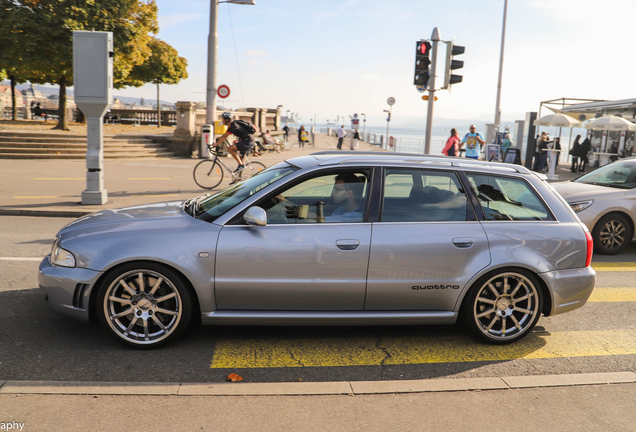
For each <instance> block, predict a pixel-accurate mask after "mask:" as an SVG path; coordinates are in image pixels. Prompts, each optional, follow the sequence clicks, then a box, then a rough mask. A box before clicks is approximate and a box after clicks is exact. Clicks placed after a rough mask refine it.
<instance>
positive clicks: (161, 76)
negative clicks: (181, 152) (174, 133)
mask: <svg viewBox="0 0 636 432" xmlns="http://www.w3.org/2000/svg"><path fill="white" fill-rule="evenodd" d="M148 47H149V48H150V51H151V54H150V57H148V58H147V59H146V61H145V62H143V63H142V64H141V65H139V66H135V67H134V68H133V69H132V71H131V72H130V74H129V75H128V78H127V80H126V83H127V84H129V85H132V86H140V85H143V84H144V83H152V84H156V85H157V127H160V126H161V99H160V98H159V84H177V83H179V81H181V80H182V79H186V78H187V77H188V72H187V71H186V68H187V67H188V61H187V60H186V59H185V58H183V57H179V53H178V52H177V50H176V49H174V48H173V47H172V46H170V44H168V43H166V42H164V41H162V40H161V39H157V38H153V39H152V40H151V41H150V42H149V43H148ZM142 101H143V98H142Z"/></svg>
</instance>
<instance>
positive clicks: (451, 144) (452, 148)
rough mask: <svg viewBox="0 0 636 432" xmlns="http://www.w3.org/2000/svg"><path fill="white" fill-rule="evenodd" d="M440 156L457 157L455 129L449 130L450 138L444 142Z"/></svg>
mask: <svg viewBox="0 0 636 432" xmlns="http://www.w3.org/2000/svg"><path fill="white" fill-rule="evenodd" d="M442 154H443V155H446V156H459V134H458V133H457V129H455V128H453V129H451V130H450V137H449V138H448V139H447V140H446V145H445V146H444V149H443V150H442Z"/></svg>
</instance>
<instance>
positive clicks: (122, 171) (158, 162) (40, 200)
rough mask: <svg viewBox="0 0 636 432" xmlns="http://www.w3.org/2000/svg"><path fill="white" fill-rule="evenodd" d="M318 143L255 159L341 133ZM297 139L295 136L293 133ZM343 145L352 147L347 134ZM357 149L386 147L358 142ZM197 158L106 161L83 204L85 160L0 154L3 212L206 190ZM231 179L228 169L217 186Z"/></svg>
mask: <svg viewBox="0 0 636 432" xmlns="http://www.w3.org/2000/svg"><path fill="white" fill-rule="evenodd" d="M315 137H316V142H315V143H314V145H308V146H306V148H305V149H304V150H301V149H300V148H298V145H297V144H294V145H293V146H292V148H291V149H290V150H285V151H282V152H281V153H276V152H267V153H264V155H263V156H259V157H252V160H254V161H259V162H262V163H264V164H265V165H266V166H268V167H269V166H272V165H274V164H276V163H278V162H281V161H283V160H285V159H290V158H294V157H297V156H302V155H306V154H310V153H313V152H317V151H324V150H335V149H336V144H337V138H335V137H327V136H326V135H323V134H316V136H315ZM290 142H292V143H295V138H294V137H290ZM343 147H344V149H348V147H349V142H348V138H345V143H344V145H343ZM359 150H361V151H363V150H366V151H384V150H382V149H380V148H378V147H376V146H374V145H371V144H367V143H363V142H360V143H359ZM198 161H199V159H177V158H175V159H138V160H134V159H128V160H112V159H107V160H105V161H104V186H105V189H106V190H107V191H108V202H107V203H106V204H104V205H101V206H100V205H82V204H81V194H82V191H83V190H85V189H86V162H85V161H84V160H56V161H52V160H24V159H20V160H15V159H0V215H10V216H51V217H80V216H84V215H86V214H90V213H94V212H96V211H99V210H104V209H111V208H119V207H128V206H133V205H139V204H148V203H153V202H160V201H182V200H186V199H189V198H192V197H193V196H197V195H201V194H204V193H207V192H210V191H208V190H204V189H201V188H199V187H198V186H197V185H196V183H194V180H193V178H192V171H193V169H194V166H195V165H196V164H197V163H198ZM223 161H224V162H225V163H226V165H228V166H229V167H230V168H234V167H235V166H236V162H235V161H234V160H233V159H232V158H231V157H229V156H228V157H227V158H224V159H223ZM568 168H569V165H568V164H561V165H560V166H559V168H558V174H559V181H567V180H571V179H573V178H576V177H578V174H574V173H571V172H570V171H569V169H568ZM230 181H231V178H230V176H229V174H227V173H226V174H225V178H224V180H223V182H222V183H221V185H220V186H219V190H220V189H222V188H224V187H227V186H228V185H229V183H230Z"/></svg>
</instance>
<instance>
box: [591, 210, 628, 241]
mask: <svg viewBox="0 0 636 432" xmlns="http://www.w3.org/2000/svg"><path fill="white" fill-rule="evenodd" d="M613 214H617V215H620V216H622V217H624V218H625V220H627V222H628V223H629V227H630V228H631V229H632V236H633V235H634V233H636V231H635V230H634V229H635V228H636V222H634V219H632V217H631V216H630V215H629V213H627V212H625V211H623V210H620V209H612V210H610V211H608V212H607V213H605V214H602V215H600V216H599V217H598V218H597V219H596V221H595V222H594V226H593V227H592V229H590V232H593V231H594V230H595V229H596V225H597V224H598V223H599V222H600V221H601V219H603V218H605V217H607V216H610V215H613Z"/></svg>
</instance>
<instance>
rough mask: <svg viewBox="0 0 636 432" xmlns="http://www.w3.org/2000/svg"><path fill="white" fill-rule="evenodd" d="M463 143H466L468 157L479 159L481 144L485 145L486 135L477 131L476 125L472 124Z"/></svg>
mask: <svg viewBox="0 0 636 432" xmlns="http://www.w3.org/2000/svg"><path fill="white" fill-rule="evenodd" d="M462 143H463V144H466V157H467V158H471V159H475V160H477V159H479V152H480V151H481V146H482V145H484V144H485V143H486V141H484V137H483V136H481V134H480V133H479V132H477V128H476V127H475V125H470V132H468V133H467V134H466V135H464V139H463V140H462Z"/></svg>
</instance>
